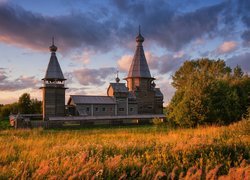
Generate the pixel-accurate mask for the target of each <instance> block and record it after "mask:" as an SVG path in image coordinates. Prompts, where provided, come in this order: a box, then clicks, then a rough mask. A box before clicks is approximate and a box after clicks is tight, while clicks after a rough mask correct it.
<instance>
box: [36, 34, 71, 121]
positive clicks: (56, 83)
mask: <svg viewBox="0 0 250 180" xmlns="http://www.w3.org/2000/svg"><path fill="white" fill-rule="evenodd" d="M49 49H50V52H51V57H50V61H49V64H48V67H47V70H46V74H45V77H44V78H43V79H42V80H43V86H42V87H41V88H40V89H42V93H43V120H47V119H48V118H49V117H53V116H65V90H66V89H67V88H65V87H64V82H65V80H66V79H65V78H64V76H63V73H62V70H61V67H60V65H59V62H58V60H57V57H56V51H57V47H56V46H55V45H54V38H52V45H51V46H50V47H49Z"/></svg>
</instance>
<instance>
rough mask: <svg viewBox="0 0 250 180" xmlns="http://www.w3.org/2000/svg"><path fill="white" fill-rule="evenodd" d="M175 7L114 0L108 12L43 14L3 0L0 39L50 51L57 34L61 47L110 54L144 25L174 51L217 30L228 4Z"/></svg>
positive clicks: (151, 35)
mask: <svg viewBox="0 0 250 180" xmlns="http://www.w3.org/2000/svg"><path fill="white" fill-rule="evenodd" d="M176 8H177V7H175V6H172V5H171V4H170V3H169V2H165V1H160V2H158V1H132V0H131V1H130V0H128V1H112V2H111V4H110V7H109V9H108V10H107V9H106V10H105V7H101V6H100V7H99V11H98V10H97V11H96V12H91V13H90V12H87V11H81V12H79V11H74V12H71V13H69V14H67V15H58V16H45V15H42V14H38V13H34V12H31V11H27V10H25V9H23V8H22V7H20V6H16V5H13V4H10V3H3V4H0V24H1V26H0V41H2V42H5V43H9V44H15V45H20V46H24V47H28V48H31V49H36V50H47V46H48V45H49V44H50V39H51V37H52V36H55V37H56V42H57V44H58V46H59V50H60V49H61V50H62V51H67V50H72V49H75V48H83V49H85V50H89V49H91V50H95V51H102V52H106V51H109V50H112V49H113V48H114V47H117V46H121V42H125V43H129V42H128V39H131V34H133V35H134V34H135V33H136V32H135V31H136V27H138V25H139V24H141V25H142V32H143V34H145V37H146V39H149V40H150V41H154V42H156V43H157V44H159V45H161V46H162V47H164V48H168V49H170V50H180V49H181V48H182V47H184V46H185V45H187V44H188V43H190V42H191V41H193V40H196V39H199V38H201V37H203V36H205V35H209V34H213V33H215V32H216V31H217V28H218V24H219V20H220V16H222V12H223V10H224V9H225V4H224V3H220V4H216V5H213V6H207V7H202V8H199V9H196V10H193V11H191V12H190V11H189V12H185V13H180V12H178V11H177V10H176ZM97 9H98V8H97ZM104 12H105V13H104ZM121 19H122V20H121ZM107 44H108V45H107ZM123 47H124V43H123Z"/></svg>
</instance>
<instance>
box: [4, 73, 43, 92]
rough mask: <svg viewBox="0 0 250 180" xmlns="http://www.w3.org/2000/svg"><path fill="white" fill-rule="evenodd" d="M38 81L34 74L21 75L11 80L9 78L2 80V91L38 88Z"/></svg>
mask: <svg viewBox="0 0 250 180" xmlns="http://www.w3.org/2000/svg"><path fill="white" fill-rule="evenodd" d="M38 82H40V81H38V80H37V79H36V78H35V77H34V76H31V77H25V76H20V77H19V78H16V79H14V80H9V79H7V78H5V79H3V80H2V81H0V91H18V90H22V89H27V88H32V89H34V88H38V87H37V85H38Z"/></svg>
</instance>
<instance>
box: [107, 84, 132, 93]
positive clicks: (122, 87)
mask: <svg viewBox="0 0 250 180" xmlns="http://www.w3.org/2000/svg"><path fill="white" fill-rule="evenodd" d="M110 86H111V87H112V88H113V90H114V91H115V92H122V93H127V92H128V88H127V87H126V86H125V83H110Z"/></svg>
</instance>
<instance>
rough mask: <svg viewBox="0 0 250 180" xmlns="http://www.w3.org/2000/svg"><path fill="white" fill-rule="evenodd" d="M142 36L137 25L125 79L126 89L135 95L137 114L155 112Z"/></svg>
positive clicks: (153, 91)
mask: <svg viewBox="0 0 250 180" xmlns="http://www.w3.org/2000/svg"><path fill="white" fill-rule="evenodd" d="M143 42H144V37H143V36H142V35H141V30H140V26H139V34H138V36H137V37H136V43H137V46H136V50H135V54H134V57H133V60H132V63H131V66H130V68H129V72H128V76H127V78H125V80H126V81H127V87H128V90H129V91H130V92H131V93H132V94H134V95H135V96H136V101H137V103H138V113H139V114H154V113H155V110H154V109H155V108H154V106H155V102H154V99H155V90H154V87H153V80H155V78H153V77H151V74H150V71H149V67H148V63H147V60H146V57H145V54H144V50H143V46H142V43H143Z"/></svg>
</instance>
